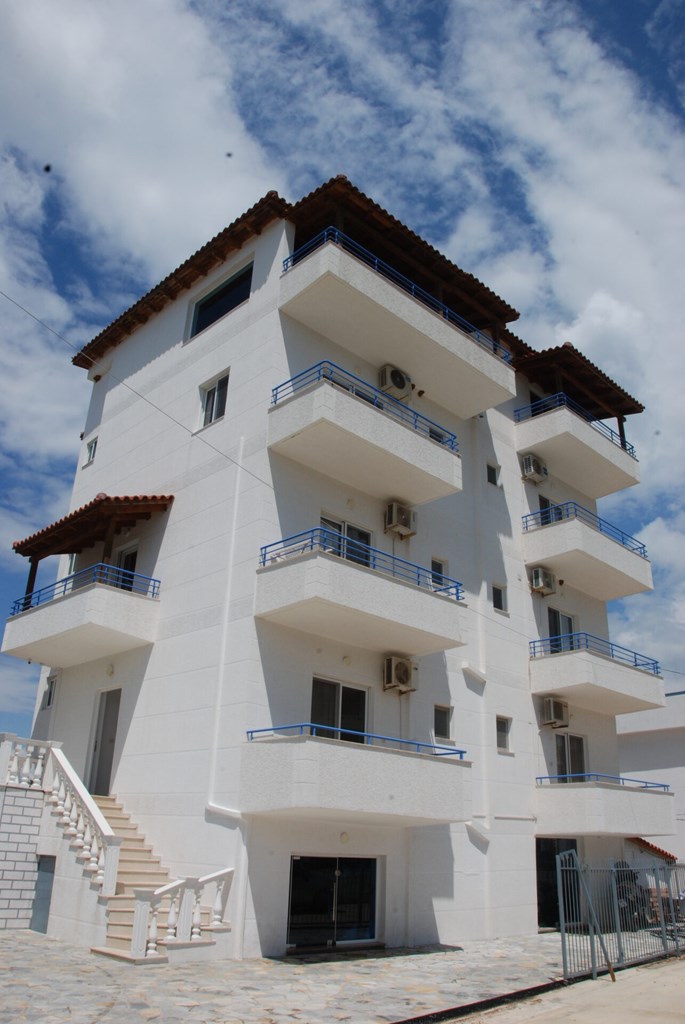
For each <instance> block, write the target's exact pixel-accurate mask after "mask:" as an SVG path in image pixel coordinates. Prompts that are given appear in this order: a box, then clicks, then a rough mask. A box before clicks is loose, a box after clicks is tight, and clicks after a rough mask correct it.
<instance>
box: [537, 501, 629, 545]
mask: <svg viewBox="0 0 685 1024" xmlns="http://www.w3.org/2000/svg"><path fill="white" fill-rule="evenodd" d="M564 519H578V520H579V521H580V522H582V523H586V524H587V525H588V526H591V527H592V528H593V529H594V530H598V531H599V532H600V533H604V534H606V535H607V537H611V539H612V540H615V541H618V543H619V544H622V545H623V547H624V548H628V550H629V551H634V552H635V554H636V555H640V557H641V558H647V548H646V547H645V545H644V544H643V543H642V542H641V541H639V540H636V539H635V537H631V536H630V534H629V533H625V532H624V531H623V530H621V529H619V527H618V526H614V525H613V524H612V523H609V522H607V520H606V519H600V517H599V516H598V515H596V514H595V513H594V512H591V511H590V509H588V508H584V507H583V506H582V505H579V504H578V502H577V501H563V502H561V504H559V505H550V506H549V507H548V508H543V509H540V511H539V512H530V513H529V514H528V515H525V516H523V529H524V531H525V532H529V531H530V530H537V529H538V528H539V527H541V526H551V525H552V524H553V523H559V522H561V521H562V520H564Z"/></svg>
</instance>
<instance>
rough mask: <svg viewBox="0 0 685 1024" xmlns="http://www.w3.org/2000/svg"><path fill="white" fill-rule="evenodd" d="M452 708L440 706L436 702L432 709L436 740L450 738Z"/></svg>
mask: <svg viewBox="0 0 685 1024" xmlns="http://www.w3.org/2000/svg"><path fill="white" fill-rule="evenodd" d="M451 716H452V708H446V707H442V705H440V704H436V705H435V707H434V709H433V732H434V733H435V738H436V740H448V739H450V718H451Z"/></svg>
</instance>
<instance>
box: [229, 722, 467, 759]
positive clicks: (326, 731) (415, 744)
mask: <svg viewBox="0 0 685 1024" xmlns="http://www.w3.org/2000/svg"><path fill="white" fill-rule="evenodd" d="M291 729H297V730H299V732H298V735H300V736H305V735H308V736H317V735H320V736H321V738H323V739H338V740H344V739H345V737H346V736H359V737H361V738H362V739H363V740H364V744H365V745H368V746H373V743H369V744H367V743H366V741H367V740H383V741H384V742H386V743H394V744H399V745H400V746H406V747H411V748H412V749H413V750H415V751H416V753H417V754H420V753H421V751H422V750H427V751H428V752H429V753H430V754H433V755H434V756H435V757H449V756H450V755H452V756H454V755H456V756H457V757H458V758H459V760H460V761H463V760H464V756H465V754H466V751H465V750H460V749H459V748H458V747H446V746H440V745H439V744H437V743H422V742H420V741H419V740H405V739H401V738H400V737H399V736H383V735H382V734H381V733H376V732H359V731H358V730H357V729H343V728H342V727H337V726H332V725H322V724H321V723H320V722H294V723H292V724H291V725H272V726H268V727H267V728H265V729H248V730H247V738H248V741H249V742H252V740H254V738H255V736H259V735H262V734H263V733H267V732H268V733H272V734H273V733H278V732H286V731H289V730H291ZM306 729H308V730H309V732H308V733H305V730H306ZM317 729H318V730H319V733H317ZM332 733H337V734H338V735H331V734H332ZM352 742H356V741H352Z"/></svg>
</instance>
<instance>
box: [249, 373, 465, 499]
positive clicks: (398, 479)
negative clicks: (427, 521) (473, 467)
mask: <svg viewBox="0 0 685 1024" xmlns="http://www.w3.org/2000/svg"><path fill="white" fill-rule="evenodd" d="M267 444H268V446H269V449H270V450H271V451H273V452H277V453H278V454H279V455H285V456H286V457H287V458H289V459H293V460H294V461H295V462H299V463H300V464H301V465H303V466H307V468H308V469H313V470H314V471H315V472H317V473H324V474H325V475H326V476H329V477H332V478H333V479H335V480H339V481H341V482H342V483H345V484H347V485H348V486H350V487H354V488H355V489H357V490H360V491H363V492H364V493H365V494H370V495H373V496H374V497H377V498H382V499H383V500H387V499H388V498H395V499H397V500H399V501H401V502H403V503H404V504H407V505H420V504H423V503H425V502H428V501H434V500H435V499H436V498H444V497H445V496H446V495H448V494H455V493H456V492H458V491H460V490H461V459H460V457H459V455H458V454H457V453H456V452H453V451H450V450H449V449H448V448H445V447H444V446H443V445H441V444H439V443H437V442H435V441H431V440H430V439H429V438H428V437H425V436H422V435H421V434H419V433H417V432H416V431H415V430H412V429H411V428H410V427H408V426H405V424H403V423H401V422H399V421H398V420H396V419H394V418H393V417H392V416H389V415H386V414H384V413H383V411H382V410H380V409H377V408H375V407H374V406H372V405H369V403H368V402H365V401H364V400H363V399H361V398H357V397H355V396H354V395H351V394H350V393H349V392H347V391H345V390H344V389H342V388H339V387H336V385H334V384H331V383H329V382H328V381H320V382H318V383H317V384H313V385H312V386H311V387H309V388H307V389H306V390H304V391H300V392H298V393H297V394H295V395H293V396H292V397H291V398H288V399H286V400H284V401H281V402H279V404H278V405H276V406H272V408H271V409H270V410H269V417H268V440H267Z"/></svg>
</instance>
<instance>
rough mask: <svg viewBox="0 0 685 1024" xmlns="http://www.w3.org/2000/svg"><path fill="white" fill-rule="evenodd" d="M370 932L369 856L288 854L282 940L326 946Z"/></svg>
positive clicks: (372, 872) (372, 870)
mask: <svg viewBox="0 0 685 1024" xmlns="http://www.w3.org/2000/svg"><path fill="white" fill-rule="evenodd" d="M375 937H376V861H375V860H373V859H371V858H364V857H293V858H292V860H291V866H290V908H289V911H288V945H290V946H329V947H330V946H335V945H336V943H338V942H364V941H371V940H373V939H375Z"/></svg>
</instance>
